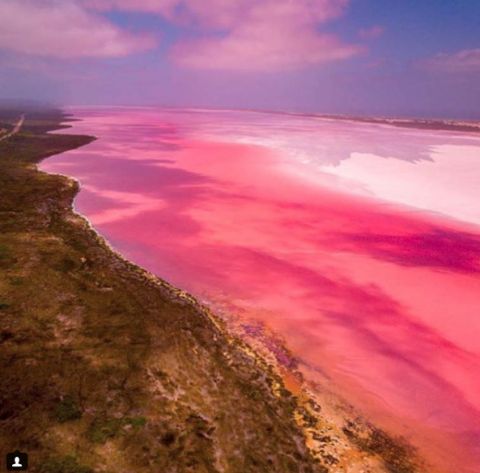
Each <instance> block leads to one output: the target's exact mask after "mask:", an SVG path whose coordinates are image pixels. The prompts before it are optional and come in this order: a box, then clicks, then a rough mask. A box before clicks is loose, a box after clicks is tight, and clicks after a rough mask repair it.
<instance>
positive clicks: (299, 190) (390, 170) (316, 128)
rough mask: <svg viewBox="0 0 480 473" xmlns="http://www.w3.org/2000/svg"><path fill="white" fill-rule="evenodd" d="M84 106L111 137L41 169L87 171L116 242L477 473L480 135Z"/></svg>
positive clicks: (394, 427) (400, 429)
mask: <svg viewBox="0 0 480 473" xmlns="http://www.w3.org/2000/svg"><path fill="white" fill-rule="evenodd" d="M72 112H73V113H74V114H75V116H76V117H77V118H80V119H81V121H78V122H76V123H75V124H74V127H73V131H74V132H75V133H88V134H93V135H95V136H97V137H98V140H97V141H95V142H94V143H92V144H90V145H88V146H85V147H83V148H80V149H78V150H74V151H69V152H67V153H64V154H61V155H58V156H55V157H53V158H50V159H48V160H47V161H45V162H44V163H42V165H41V168H42V169H43V170H46V171H48V172H54V173H61V174H67V175H69V176H72V177H74V178H76V179H78V180H79V181H80V182H81V186H82V187H81V192H80V194H79V195H78V196H77V198H76V201H75V207H76V209H77V210H78V211H79V212H80V213H82V214H83V215H85V216H86V217H88V219H89V220H90V221H91V222H92V224H93V225H94V226H95V228H97V229H98V231H99V232H100V233H101V234H102V235H104V236H105V237H106V238H107V239H108V240H109V242H110V243H111V244H112V246H113V247H114V248H115V249H117V250H118V251H119V252H121V253H122V254H123V255H125V256H126V257H127V258H129V259H130V260H132V261H134V262H136V263H138V264H140V265H141V266H143V267H145V268H147V269H149V270H150V271H152V272H153V273H155V274H157V275H158V276H160V277H162V278H163V279H166V280H168V281H169V282H171V283H172V284H174V285H176V286H179V287H181V288H183V289H185V290H187V291H189V292H191V293H193V294H194V295H196V296H197V297H198V298H200V299H201V300H202V301H207V302H208V303H209V304H211V305H212V306H213V307H214V308H215V309H216V310H218V311H219V312H220V313H223V314H233V315H235V316H238V317H241V318H243V319H245V320H246V321H248V323H249V326H252V325H255V324H256V325H257V326H258V327H262V326H264V327H267V328H268V329H269V330H273V331H274V332H275V333H277V334H278V335H279V337H281V338H282V339H283V340H284V341H285V344H286V346H287V347H288V348H289V349H290V350H291V352H292V353H293V354H294V355H295V357H296V359H297V360H298V363H299V368H300V369H301V371H302V372H303V373H304V375H305V376H306V378H307V379H308V380H311V381H318V382H319V383H328V385H329V386H334V387H335V388H336V389H337V390H338V391H339V392H341V393H342V395H344V396H345V397H346V398H347V399H348V400H349V401H350V402H352V404H353V405H355V406H357V407H358V408H359V409H361V410H362V412H364V413H365V414H366V415H368V416H369V417H370V418H371V419H372V420H374V421H375V422H377V423H378V424H379V425H381V426H384V427H386V428H387V429H389V430H390V431H392V432H395V433H400V434H402V435H405V436H406V437H407V438H408V439H409V440H411V441H412V442H413V443H414V444H415V445H418V446H419V447H420V448H421V449H422V452H423V453H425V454H426V455H427V456H429V457H430V458H434V459H435V461H436V462H437V463H438V464H441V465H443V466H444V469H445V471H456V472H461V471H465V472H466V471H469V472H475V471H476V472H478V471H480V467H479V465H480V451H479V445H480V135H475V134H473V133H470V134H469V133H458V132H446V131H431V130H415V129H406V128H398V127H392V126H387V125H379V124H367V123H359V122H349V121H340V120H331V119H322V118H319V117H312V116H300V115H291V114H280V113H260V112H240V111H211V110H164V109H154V108H90V109H78V110H73V111H72ZM67 132H70V130H67ZM452 468H454V469H452Z"/></svg>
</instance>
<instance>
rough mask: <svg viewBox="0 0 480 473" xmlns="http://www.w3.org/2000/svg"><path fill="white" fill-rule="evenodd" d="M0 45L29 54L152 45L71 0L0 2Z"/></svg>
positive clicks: (96, 53) (117, 51)
mask: <svg viewBox="0 0 480 473" xmlns="http://www.w3.org/2000/svg"><path fill="white" fill-rule="evenodd" d="M0 18H2V27H1V28H0V48H1V49H6V50H11V51H15V52H18V53H26V54H32V55H42V56H53V57H59V58H69V57H82V56H85V57H87V56H92V57H111V56H113V57H115V56H124V55H126V54H129V53H133V52H136V51H140V50H144V49H147V48H149V47H152V46H153V45H154V41H153V39H152V38H151V37H148V36H145V35H132V34H129V33H128V32H125V31H123V30H121V29H120V28H118V27H116V26H115V25H113V24H111V23H110V22H108V21H107V20H105V19H104V18H102V17H99V16H97V15H93V14H91V13H89V12H87V11H85V10H83V9H82V8H81V7H80V6H79V5H77V4H76V3H74V2H72V1H68V0H65V1H62V2H60V1H57V0H35V1H33V0H15V1H13V2H10V1H8V2H5V1H3V2H0Z"/></svg>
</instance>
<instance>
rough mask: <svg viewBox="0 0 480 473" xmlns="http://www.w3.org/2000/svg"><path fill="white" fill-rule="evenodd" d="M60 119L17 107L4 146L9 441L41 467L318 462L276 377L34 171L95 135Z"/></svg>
mask: <svg viewBox="0 0 480 473" xmlns="http://www.w3.org/2000/svg"><path fill="white" fill-rule="evenodd" d="M22 112H24V110H17V111H12V110H10V111H8V113H7V112H5V111H3V112H2V111H1V110H0V122H1V121H2V116H3V117H4V119H7V118H8V120H9V123H13V122H14V120H15V119H16V118H18V116H19V115H20V114H21V113H22ZM2 113H3V115H2ZM7 115H8V117H7ZM65 121H67V117H65V116H64V115H63V114H62V113H61V112H59V111H56V110H48V111H38V110H36V111H35V110H34V111H28V110H27V111H26V121H25V123H24V126H23V128H22V129H21V131H20V132H19V133H17V134H16V135H13V136H11V137H9V138H8V139H6V140H3V141H2V142H0V370H1V373H2V383H1V384H0V444H1V445H2V447H3V449H4V450H5V451H10V450H14V449H15V448H18V447H21V448H22V449H24V450H26V451H28V453H29V454H30V467H29V470H30V471H33V472H40V473H89V472H95V471H102V472H105V473H114V472H118V471H128V472H136V473H146V472H151V471H162V472H163V473H169V472H172V473H173V472H175V473H182V472H196V473H204V472H216V471H220V469H221V470H222V471H226V472H228V473H249V472H252V473H254V472H255V473H257V472H258V473H260V472H269V473H270V472H272V471H275V472H289V473H290V472H296V471H298V472H300V471H302V472H304V473H308V472H312V473H313V472H318V471H322V470H320V469H319V468H318V467H317V462H316V461H315V460H314V459H313V458H312V457H311V456H310V454H309V452H308V450H307V449H306V447H305V446H304V445H305V443H304V439H303V434H302V432H301V431H300V429H299V428H298V427H297V425H296V423H295V422H294V420H293V412H294V409H295V406H296V404H295V402H294V400H293V398H292V397H291V396H290V395H289V394H288V393H287V392H286V391H285V392H282V394H281V395H279V396H276V395H274V393H273V392H272V389H271V387H270V386H272V385H275V384H276V385H278V384H281V381H280V379H279V378H278V377H276V376H275V375H274V374H273V372H272V371H271V370H268V369H267V368H266V366H264V365H262V364H260V362H259V360H255V359H253V358H251V357H250V356H249V355H247V354H246V353H245V351H244V350H243V349H242V348H241V343H238V342H235V343H233V340H231V339H230V338H229V337H228V336H227V335H226V334H225V333H224V332H223V331H222V330H221V329H219V328H218V327H217V325H218V324H216V323H214V322H213V319H212V318H211V315H210V314H209V313H208V312H207V311H206V310H205V309H204V308H202V307H201V306H200V305H198V304H197V303H196V302H195V301H194V300H193V299H191V298H189V297H187V296H185V295H183V294H182V293H180V292H179V291H176V290H175V289H173V288H171V287H170V286H169V285H168V284H167V283H165V282H163V281H160V280H158V279H154V278H153V277H151V276H150V275H148V274H146V273H145V272H144V271H143V270H141V269H140V268H138V267H136V266H134V265H132V264H130V263H128V262H126V261H124V260H123V259H122V258H120V257H119V256H117V255H115V254H114V253H112V251H111V250H110V249H109V248H108V246H107V245H106V244H105V243H104V242H103V240H102V239H101V238H99V237H98V235H97V234H96V233H95V232H94V231H93V230H91V228H90V227H89V225H88V224H87V222H86V221H85V220H84V219H82V218H81V217H79V216H78V215H76V214H74V213H73V212H72V210H71V204H72V201H73V198H74V196H75V194H76V193H77V191H78V185H77V184H76V183H75V182H74V181H72V180H70V179H68V178H66V177H63V176H57V175H48V174H45V173H42V172H39V171H38V170H37V169H36V166H35V164H36V163H38V162H39V161H40V160H41V159H43V158H45V157H48V156H51V155H53V154H56V153H60V152H63V151H66V150H68V149H72V148H76V147H79V146H82V145H86V144H88V143H90V142H91V141H92V140H93V139H94V138H92V137H89V136H74V135H69V134H61V135H56V134H54V133H51V131H52V130H55V129H58V128H60V127H61V126H60V125H59V124H60V123H61V122H65ZM1 127H2V124H1V123H0V128H1ZM274 380H275V381H274ZM72 452H75V455H74V456H72ZM85 465H88V466H85Z"/></svg>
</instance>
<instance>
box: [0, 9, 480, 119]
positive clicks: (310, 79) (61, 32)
mask: <svg viewBox="0 0 480 473" xmlns="http://www.w3.org/2000/svg"><path fill="white" fill-rule="evenodd" d="M0 19H1V26H0V99H31V100H38V101H48V102H54V103H58V104H62V105H77V106H78V105H164V106H181V107H211V108H249V109H263V110H288V111H301V112H302V111H303V112H318V113H346V114H361V115H390V116H418V117H446V118H475V119H479V118H480V85H479V84H480V2H479V1H478V0H463V1H459V0H0Z"/></svg>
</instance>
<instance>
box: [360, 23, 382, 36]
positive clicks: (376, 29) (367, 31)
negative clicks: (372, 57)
mask: <svg viewBox="0 0 480 473" xmlns="http://www.w3.org/2000/svg"><path fill="white" fill-rule="evenodd" d="M383 33H385V28H384V27H383V26H380V25H374V26H371V27H370V28H361V29H360V31H359V32H358V35H359V36H360V38H362V39H375V38H379V37H380V36H382V35H383Z"/></svg>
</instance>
